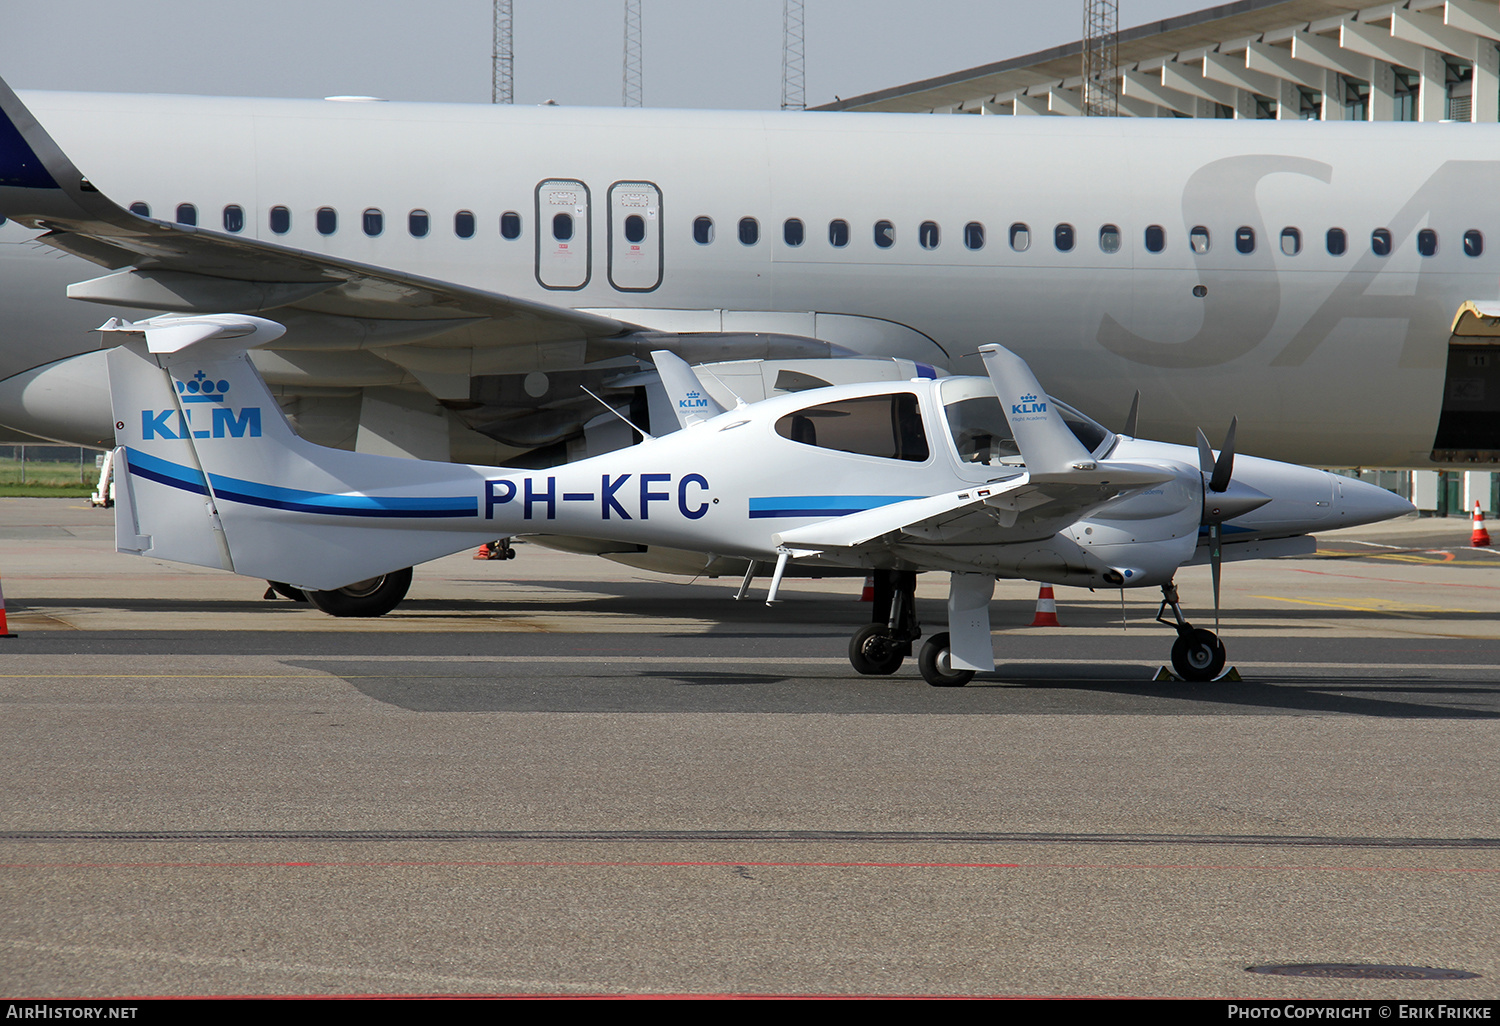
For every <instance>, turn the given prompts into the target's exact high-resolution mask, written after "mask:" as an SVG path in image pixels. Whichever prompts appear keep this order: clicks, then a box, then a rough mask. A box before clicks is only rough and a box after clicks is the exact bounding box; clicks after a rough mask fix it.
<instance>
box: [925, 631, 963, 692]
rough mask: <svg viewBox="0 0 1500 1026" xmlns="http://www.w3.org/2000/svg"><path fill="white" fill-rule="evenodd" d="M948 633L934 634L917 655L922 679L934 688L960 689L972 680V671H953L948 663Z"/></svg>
mask: <svg viewBox="0 0 1500 1026" xmlns="http://www.w3.org/2000/svg"><path fill="white" fill-rule="evenodd" d="M948 656H949V652H948V632H947V631H943V632H942V633H940V634H934V635H933V636H932V637H930V638H928V639H927V641H926V643H925V644H924V645H923V646H922V651H921V652H919V653H918V654H917V669H918V670H920V671H921V672H922V679H923V680H925V681H926V682H927V683H929V684H931V685H932V686H933V687H935V688H961V687H963V686H964V685H965V684H967V683H969V681H971V680H973V679H974V671H973V670H955V669H954V668H953V667H952V666H951V665H950V664H949V662H948Z"/></svg>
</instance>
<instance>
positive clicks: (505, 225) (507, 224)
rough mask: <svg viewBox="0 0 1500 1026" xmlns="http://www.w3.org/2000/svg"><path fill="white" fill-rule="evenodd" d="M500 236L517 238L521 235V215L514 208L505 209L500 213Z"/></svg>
mask: <svg viewBox="0 0 1500 1026" xmlns="http://www.w3.org/2000/svg"><path fill="white" fill-rule="evenodd" d="M500 237H501V238H502V239H519V238H520V237H521V215H520V214H518V213H516V212H515V211H514V210H507V211H506V212H505V213H503V214H501V215H500Z"/></svg>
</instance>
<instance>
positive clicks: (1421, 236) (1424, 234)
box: [1417, 228, 1437, 257]
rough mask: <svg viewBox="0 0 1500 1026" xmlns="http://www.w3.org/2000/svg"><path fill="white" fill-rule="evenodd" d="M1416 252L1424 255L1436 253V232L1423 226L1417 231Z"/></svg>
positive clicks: (1428, 255)
mask: <svg viewBox="0 0 1500 1026" xmlns="http://www.w3.org/2000/svg"><path fill="white" fill-rule="evenodd" d="M1417 252H1418V253H1421V254H1422V255H1423V256H1424V257H1430V256H1435V255H1436V254H1437V232H1435V231H1433V230H1432V229H1431V228H1423V229H1422V230H1421V231H1419V232H1417Z"/></svg>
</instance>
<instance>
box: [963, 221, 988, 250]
mask: <svg viewBox="0 0 1500 1026" xmlns="http://www.w3.org/2000/svg"><path fill="white" fill-rule="evenodd" d="M964 246H965V247H966V248H968V249H983V248H984V225H982V224H980V223H979V222H978V221H970V222H969V223H968V224H966V225H964Z"/></svg>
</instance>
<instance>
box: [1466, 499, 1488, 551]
mask: <svg viewBox="0 0 1500 1026" xmlns="http://www.w3.org/2000/svg"><path fill="white" fill-rule="evenodd" d="M1489 543H1490V532H1489V531H1487V530H1485V528H1484V514H1483V513H1481V512H1480V511H1479V500H1477V499H1476V500H1474V534H1473V535H1472V536H1470V538H1469V544H1470V545H1471V546H1473V547H1474V548H1476V549H1478V548H1483V547H1484V546H1486V545H1488V544H1489Z"/></svg>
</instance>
